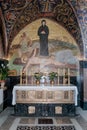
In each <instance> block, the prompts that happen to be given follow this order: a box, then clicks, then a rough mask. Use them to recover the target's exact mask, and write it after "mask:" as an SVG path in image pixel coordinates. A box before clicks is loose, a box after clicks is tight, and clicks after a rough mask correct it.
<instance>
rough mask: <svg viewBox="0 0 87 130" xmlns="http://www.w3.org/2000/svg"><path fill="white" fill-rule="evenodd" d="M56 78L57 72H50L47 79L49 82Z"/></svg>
mask: <svg viewBox="0 0 87 130" xmlns="http://www.w3.org/2000/svg"><path fill="white" fill-rule="evenodd" d="M57 77H58V73H57V72H51V73H49V79H50V80H54V79H55V78H57Z"/></svg>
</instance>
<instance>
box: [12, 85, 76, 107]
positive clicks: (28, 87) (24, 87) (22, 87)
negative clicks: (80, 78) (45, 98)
mask: <svg viewBox="0 0 87 130" xmlns="http://www.w3.org/2000/svg"><path fill="white" fill-rule="evenodd" d="M17 90H24V91H28V90H35V91H38V90H47V91H55V90H56V91H59V90H62V91H67V90H68V91H69V90H73V91H74V103H75V106H77V95H78V90H77V87H76V86H72V85H70V86H67V85H59V86H50V85H49V86H44V85H40V86H32V85H16V86H14V88H13V92H12V93H13V98H12V105H15V104H16V91H17Z"/></svg>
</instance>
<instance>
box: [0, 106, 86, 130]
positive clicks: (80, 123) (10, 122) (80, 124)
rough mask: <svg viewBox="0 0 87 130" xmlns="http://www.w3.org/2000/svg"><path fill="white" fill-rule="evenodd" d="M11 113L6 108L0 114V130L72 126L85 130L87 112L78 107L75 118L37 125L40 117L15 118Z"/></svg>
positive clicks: (55, 119) (10, 108) (10, 109)
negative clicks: (24, 127) (42, 126)
mask: <svg viewBox="0 0 87 130" xmlns="http://www.w3.org/2000/svg"><path fill="white" fill-rule="evenodd" d="M13 113H14V110H13V107H8V108H6V109H5V110H4V111H3V112H1V113H0V130H17V127H18V126H25V125H27V126H31V125H33V126H35V125H39V126H41V125H45V126H46V125H47V126H48V125H56V126H62V125H66V126H67V125H69V126H70V125H71V126H72V125H73V126H75V129H76V130H87V111H83V110H82V109H81V108H79V107H77V109H76V113H77V116H75V117H56V118H54V117H53V118H51V117H50V118H49V119H52V120H53V124H39V123H38V120H39V118H40V117H17V116H13ZM70 130H71V129H70Z"/></svg>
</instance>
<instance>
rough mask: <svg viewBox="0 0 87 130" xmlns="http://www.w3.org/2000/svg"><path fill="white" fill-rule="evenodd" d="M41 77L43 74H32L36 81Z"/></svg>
mask: <svg viewBox="0 0 87 130" xmlns="http://www.w3.org/2000/svg"><path fill="white" fill-rule="evenodd" d="M42 76H43V74H42V73H41V72H36V73H34V77H35V79H36V80H40V79H41V77H42Z"/></svg>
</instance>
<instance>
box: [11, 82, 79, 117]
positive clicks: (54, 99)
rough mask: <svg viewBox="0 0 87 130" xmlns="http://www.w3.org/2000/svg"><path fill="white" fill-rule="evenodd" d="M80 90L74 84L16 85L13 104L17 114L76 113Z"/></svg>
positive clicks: (64, 114) (47, 114) (57, 114)
mask: <svg viewBox="0 0 87 130" xmlns="http://www.w3.org/2000/svg"><path fill="white" fill-rule="evenodd" d="M77 96H78V90H77V87H76V86H73V85H59V86H58V85H55V86H50V85H44V84H42V85H38V86H36V85H16V86H14V88H13V99H12V105H14V113H15V115H22V116H47V117H48V116H59V115H61V116H66V115H75V108H76V106H77Z"/></svg>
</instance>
